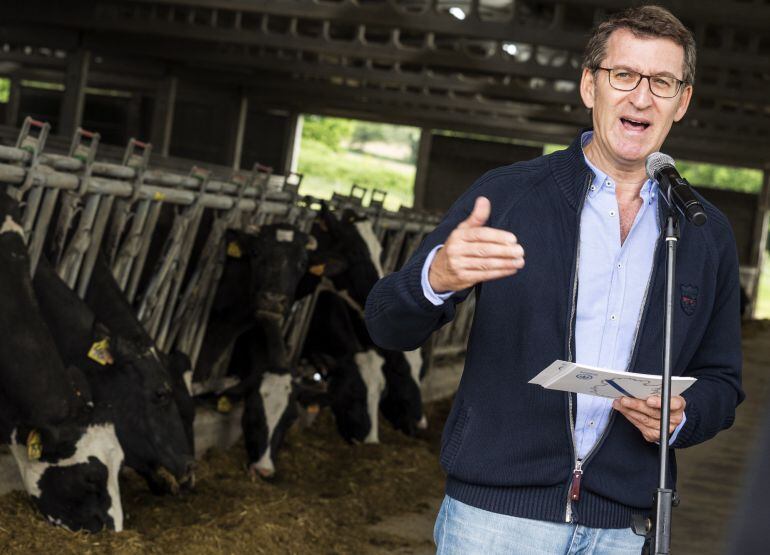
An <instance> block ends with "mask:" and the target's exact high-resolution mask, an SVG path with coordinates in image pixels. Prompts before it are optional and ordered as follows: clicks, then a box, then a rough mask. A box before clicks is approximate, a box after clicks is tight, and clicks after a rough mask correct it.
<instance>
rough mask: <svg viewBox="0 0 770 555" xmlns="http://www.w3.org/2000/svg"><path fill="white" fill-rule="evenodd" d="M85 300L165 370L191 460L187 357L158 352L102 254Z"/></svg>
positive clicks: (192, 413) (191, 410) (192, 410)
mask: <svg viewBox="0 0 770 555" xmlns="http://www.w3.org/2000/svg"><path fill="white" fill-rule="evenodd" d="M84 300H85V301H86V304H87V305H88V307H89V308H90V309H91V310H92V311H93V313H94V315H95V316H96V317H97V318H98V319H99V320H100V321H101V322H104V324H105V325H106V326H107V327H109V328H110V330H112V331H113V333H117V334H119V335H120V336H122V337H124V338H126V339H128V340H129V341H131V342H133V343H134V344H135V345H138V346H139V350H140V351H141V352H150V353H153V354H154V355H155V356H157V358H158V359H159V361H160V362H161V363H162V365H163V367H165V369H166V372H167V374H168V377H169V379H170V383H171V389H172V391H173V395H174V401H175V402H176V406H177V409H178V411H179V414H180V416H181V418H182V423H183V426H184V431H185V435H186V437H187V443H188V453H187V454H188V455H189V456H191V457H192V456H193V455H194V453H195V438H194V436H193V422H194V420H195V401H194V399H193V398H192V395H191V385H192V369H191V364H190V359H189V357H188V356H187V355H186V354H184V353H182V352H180V351H176V350H175V351H172V352H171V353H169V354H166V353H163V352H162V351H159V350H158V349H157V347H156V345H155V341H154V340H153V339H152V337H150V334H149V333H147V330H145V328H144V326H142V324H141V322H140V321H139V319H138V318H137V316H136V314H135V313H134V311H133V310H132V308H131V305H130V304H129V303H128V301H127V300H126V298H125V296H124V295H123V292H122V291H121V290H120V286H119V285H118V283H117V281H115V277H114V276H113V274H112V271H111V270H110V268H109V266H108V264H107V260H106V259H105V257H104V256H103V255H102V254H101V253H100V254H99V256H97V258H96V262H95V264H94V267H93V272H92V274H91V280H90V281H89V283H88V288H87V290H86V296H85V299H84ZM187 484H188V485H193V484H194V475H191V476H190V480H188V481H187Z"/></svg>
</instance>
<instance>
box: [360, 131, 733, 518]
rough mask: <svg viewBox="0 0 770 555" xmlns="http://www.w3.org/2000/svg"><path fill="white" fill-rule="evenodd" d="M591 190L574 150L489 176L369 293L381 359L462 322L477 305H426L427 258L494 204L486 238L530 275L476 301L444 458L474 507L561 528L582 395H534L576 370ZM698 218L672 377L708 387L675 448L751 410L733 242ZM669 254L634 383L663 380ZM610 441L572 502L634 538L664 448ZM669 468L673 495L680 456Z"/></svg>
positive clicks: (628, 431)
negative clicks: (503, 235)
mask: <svg viewBox="0 0 770 555" xmlns="http://www.w3.org/2000/svg"><path fill="white" fill-rule="evenodd" d="M592 177H593V174H592V173H591V172H590V170H589V168H588V167H587V166H586V164H585V160H584V159H583V154H582V151H581V148H580V139H579V136H578V138H577V139H576V140H575V142H574V143H573V144H572V145H571V146H570V147H569V148H568V149H567V150H563V151H559V152H556V153H554V154H551V155H548V156H542V157H540V158H537V159H535V160H532V161H528V162H520V163H516V164H513V165H510V166H506V167H503V168H499V169H496V170H493V171H491V172H489V173H487V174H486V175H484V176H483V177H481V178H480V179H479V180H478V181H477V182H476V183H475V184H474V185H473V186H472V187H471V188H470V189H469V190H468V191H467V192H466V193H465V194H464V195H463V196H462V197H460V199H459V200H458V201H457V202H456V203H455V204H454V205H453V206H452V208H451V209H450V210H449V212H448V213H447V215H446V216H445V217H444V219H443V220H442V222H441V223H440V224H439V225H438V226H437V227H436V229H435V230H434V231H433V232H432V233H430V234H429V235H428V236H427V237H426V239H425V240H424V241H423V243H422V245H421V246H420V248H419V249H418V250H417V252H416V253H415V254H414V255H413V256H412V258H411V259H410V260H409V261H408V262H407V263H406V264H405V265H404V267H403V268H402V269H401V270H400V271H398V272H395V273H393V274H391V275H389V276H386V277H384V278H383V279H381V280H380V281H379V282H378V283H377V284H376V285H375V287H374V288H373V289H372V291H371V293H370V294H369V298H368V300H367V303H366V323H367V326H368V329H369V333H370V334H371V337H372V339H373V340H374V341H375V342H376V343H377V344H379V345H380V346H382V347H383V348H387V349H401V350H410V349H415V348H417V347H418V346H420V345H422V344H423V343H424V342H425V340H426V339H427V338H428V337H429V335H430V334H431V333H432V332H433V331H434V330H436V329H438V328H440V327H441V326H442V325H444V324H446V323H447V322H449V321H450V320H451V319H452V318H453V316H454V312H455V305H456V304H457V303H458V302H462V300H463V299H464V298H465V297H467V295H468V294H469V293H470V290H466V291H463V292H460V293H458V294H456V295H453V296H452V297H451V298H450V299H449V300H447V301H446V302H445V303H444V304H443V305H441V306H434V305H432V304H431V303H430V302H429V301H428V300H427V299H426V298H425V296H424V294H423V291H422V285H421V282H420V273H421V270H422V267H423V264H424V262H425V258H426V256H427V255H428V253H429V252H430V250H431V249H432V248H433V247H435V246H436V245H438V244H440V243H443V242H444V241H445V240H446V238H447V236H448V235H449V233H450V232H451V231H452V230H453V229H454V228H455V227H456V226H457V224H458V223H460V222H461V221H462V220H464V219H465V218H467V216H468V215H469V214H470V212H471V210H472V208H473V203H474V200H475V199H476V197H478V196H480V195H483V196H486V197H487V198H489V200H490V201H491V204H492V214H491V217H490V219H489V222H488V223H487V225H489V226H491V227H495V228H499V229H505V230H509V231H511V232H513V233H514V234H515V235H516V236H517V238H518V240H519V242H520V243H521V244H522V245H523V246H524V249H525V251H526V257H527V259H526V260H527V263H526V266H525V267H524V269H523V270H521V271H519V272H518V273H517V274H515V275H514V276H511V277H507V278H503V279H499V280H495V281H490V282H486V283H482V284H479V285H477V286H475V287H474V288H473V291H474V292H475V295H476V309H475V315H474V320H473V326H472V329H471V334H470V338H469V341H468V349H467V355H466V360H465V370H464V372H463V376H462V379H461V381H460V386H459V388H458V391H457V395H456V398H455V401H454V405H453V406H452V410H451V412H450V414H449V418H448V419H447V423H446V426H445V429H444V434H443V438H442V445H441V465H442V467H443V468H444V470H445V471H446V473H447V486H446V491H447V493H448V494H449V495H450V496H451V497H453V498H455V499H457V500H459V501H462V502H464V503H467V504H469V505H472V506H475V507H479V508H482V509H485V510H489V511H493V512H496V513H502V514H508V515H514V516H519V517H525V518H533V519H540V520H549V521H561V522H563V521H565V519H566V515H567V498H568V488H569V484H570V481H571V474H572V469H573V468H574V465H575V449H574V441H573V435H574V432H573V429H574V410H575V408H574V407H575V396H574V394H568V393H564V392H559V391H551V390H546V389H543V388H542V387H540V386H536V385H530V384H528V383H527V382H528V381H529V380H530V379H531V378H532V377H534V376H535V375H536V374H537V373H539V372H540V371H541V370H542V369H543V368H545V367H546V366H548V365H549V364H550V363H551V362H553V361H554V360H555V359H564V360H574V351H575V349H574V341H575V338H574V329H575V326H574V322H575V307H576V302H577V290H578V287H579V284H578V283H577V278H576V275H577V272H576V263H577V245H578V234H579V223H580V210H581V209H582V206H583V201H584V199H585V195H586V192H587V188H588V186H589V184H590V182H591V179H592ZM659 204H660V205H661V209H663V208H664V207H665V202H661V203H659ZM704 206H705V208H706V212H707V214H708V218H709V219H708V223H707V224H706V225H704V226H702V227H700V228H696V227H693V226H692V225H690V224H688V223H686V222H684V221H682V226H681V238H680V241H679V249H678V263H677V270H678V271H677V275H676V284H675V287H676V289H675V294H676V300H677V302H676V303H675V309H676V311H675V315H674V356H673V359H674V366H673V368H674V375H679V376H693V377H695V378H697V379H698V381H697V382H696V383H695V384H694V385H693V386H692V387H690V388H689V389H688V390H687V391H685V393H684V394H683V396H684V397H685V399H686V400H687V407H686V415H687V422H686V424H685V426H684V427H683V428H682V430H681V431H680V433H679V436H678V437H677V439H676V442H675V443H674V445H673V446H672V447H675V448H679V447H688V446H691V445H695V444H697V443H700V442H702V441H705V440H707V439H709V438H711V437H713V436H714V435H715V434H716V433H717V432H719V431H720V430H723V429H725V428H728V427H729V426H731V425H732V423H733V420H734V418H735V407H736V406H737V405H738V404H739V403H740V402H741V401H742V400H743V396H744V395H743V391H742V390H741V345H740V340H741V338H740V315H739V304H740V302H739V295H740V293H739V282H738V260H737V254H736V247H735V240H734V238H733V234H732V230H731V229H730V225H729V223H728V222H727V219H726V218H725V216H724V215H723V214H722V213H721V212H719V211H718V210H717V209H716V208H714V207H713V206H712V205H711V204H709V203H708V202H706V201H705V200H704ZM682 220H683V219H682ZM660 221H661V222H663V221H665V220H664V218H663V217H661V218H660ZM662 243H663V241H662V240H659V241H658V246H657V250H656V255H655V262H654V264H655V266H654V268H653V272H652V277H651V281H650V285H649V287H650V289H649V292H648V295H647V301H646V303H645V305H644V307H643V310H642V316H641V319H640V322H639V331H638V333H637V338H636V342H635V345H634V350H633V352H632V355H631V359H630V364H629V368H628V369H629V371H632V372H641V373H647V374H661V373H662V366H663V354H662V353H663V321H664V318H663V316H664V285H665V255H666V253H665V247H664V245H662ZM600 442H601V443H600V445H599V446H598V447H597V449H595V450H594V452H593V453H592V454H591V455H590V456H589V457H588V458H587V459H586V460H585V461H583V466H582V469H583V477H582V485H581V494H580V499H579V501H577V502H572V503H571V508H570V509H571V519H572V521H573V522H578V523H581V524H584V525H587V526H591V527H602V528H625V527H628V526H630V525H631V517H632V514H634V513H647V512H648V510H649V508H650V506H651V505H652V495H653V493H654V491H655V490H656V488H657V482H658V446H657V445H656V444H654V443H649V442H647V441H645V440H644V438H643V437H642V435H641V433H640V432H639V431H638V430H637V429H636V428H635V427H634V426H633V425H632V424H631V423H629V422H628V421H627V420H626V419H625V418H624V417H623V416H622V415H618V414H617V413H615V412H614V411H613V415H612V417H611V419H610V422H609V424H608V427H607V429H606V431H605V433H604V434H603V436H602V438H601V439H600ZM670 461H671V463H670V468H669V480H671V483H672V484H673V483H674V482H675V480H676V461H675V458H674V456H673V451H672V456H671V457H670Z"/></svg>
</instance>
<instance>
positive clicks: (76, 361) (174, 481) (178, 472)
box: [33, 258, 193, 493]
mask: <svg viewBox="0 0 770 555" xmlns="http://www.w3.org/2000/svg"><path fill="white" fill-rule="evenodd" d="M33 285H34V289H35V294H36V296H37V299H38V302H39V304H40V309H41V313H42V314H43V317H44V318H45V321H46V323H47V324H48V326H49V328H50V329H51V331H52V333H53V336H54V340H55V342H56V347H57V349H58V351H59V354H60V356H61V357H62V359H63V360H64V362H65V363H66V364H71V365H76V366H77V367H79V368H81V369H82V370H83V372H84V373H85V376H86V378H87V380H88V383H89V385H90V388H91V392H92V395H93V398H94V400H96V401H97V402H99V403H103V404H105V405H106V406H108V407H109V409H110V414H109V416H110V419H111V420H112V421H113V422H114V423H115V431H116V433H117V436H118V439H119V441H120V444H121V446H122V448H123V451H124V453H125V463H126V465H127V466H128V467H130V468H132V469H134V470H135V471H137V472H138V473H139V474H140V475H141V476H143V477H144V478H145V479H146V481H147V482H148V484H149V486H150V488H151V489H152V490H153V491H154V492H156V493H164V492H171V493H176V492H178V490H179V483H180V482H186V481H188V480H189V479H190V476H191V473H192V468H193V454H192V452H191V450H190V447H189V443H188V438H187V435H186V434H185V430H184V425H183V423H182V419H181V417H180V414H179V411H178V409H177V406H176V403H175V401H174V392H173V389H172V386H171V383H172V382H171V379H170V377H169V373H168V371H167V369H166V368H164V366H163V365H162V364H161V361H160V359H159V357H158V355H157V353H156V351H155V349H154V348H153V347H151V346H150V347H148V346H147V345H141V344H138V343H136V342H134V341H132V340H131V339H128V338H126V337H124V336H122V335H120V334H117V333H114V332H113V331H112V330H110V329H109V328H108V327H107V326H105V325H104V324H103V323H101V322H99V321H98V320H97V319H96V316H95V315H94V313H93V312H92V311H91V309H90V308H89V307H88V305H87V304H86V303H85V301H83V300H82V299H80V297H78V296H77V294H76V293H75V292H74V291H72V290H71V289H70V288H69V287H68V286H67V284H65V283H64V282H63V281H62V280H61V279H60V278H59V276H58V275H57V274H56V272H55V271H54V269H53V268H52V267H51V265H50V264H49V263H48V262H47V260H45V259H44V258H41V261H40V263H39V264H38V267H37V271H36V272H35V277H34V279H33Z"/></svg>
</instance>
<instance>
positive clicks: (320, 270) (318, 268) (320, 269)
mask: <svg viewBox="0 0 770 555" xmlns="http://www.w3.org/2000/svg"><path fill="white" fill-rule="evenodd" d="M324 270H326V264H316V265H315V266H310V268H309V269H308V272H310V273H311V274H313V275H314V276H318V277H321V276H322V275H324Z"/></svg>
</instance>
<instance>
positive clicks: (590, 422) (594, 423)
mask: <svg viewBox="0 0 770 555" xmlns="http://www.w3.org/2000/svg"><path fill="white" fill-rule="evenodd" d="M595 425H596V422H594V421H593V420H589V421H588V427H589V428H593V427H594V426H595Z"/></svg>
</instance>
